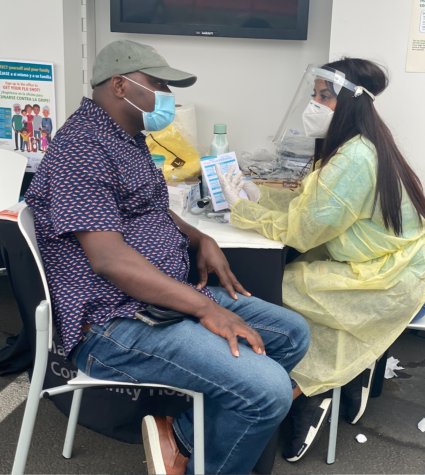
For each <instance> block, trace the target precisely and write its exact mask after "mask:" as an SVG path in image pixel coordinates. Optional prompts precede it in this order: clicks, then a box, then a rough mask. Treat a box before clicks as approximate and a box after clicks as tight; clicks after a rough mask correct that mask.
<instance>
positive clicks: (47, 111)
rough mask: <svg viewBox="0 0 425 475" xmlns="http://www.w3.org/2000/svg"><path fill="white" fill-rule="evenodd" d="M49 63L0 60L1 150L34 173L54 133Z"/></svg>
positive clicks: (53, 92)
mask: <svg viewBox="0 0 425 475" xmlns="http://www.w3.org/2000/svg"><path fill="white" fill-rule="evenodd" d="M53 73H54V71H53V64H52V63H42V62H36V61H18V60H16V61H15V60H10V59H0V147H1V148H5V149H8V150H14V151H16V152H17V153H21V154H24V155H25V156H26V157H27V158H28V165H27V171H28V172H35V171H36V170H37V167H38V165H39V164H40V162H41V159H42V158H43V155H44V153H45V152H46V150H47V148H48V146H49V144H50V142H51V140H52V137H53V135H54V133H55V131H56V111H55V83H54V74H53Z"/></svg>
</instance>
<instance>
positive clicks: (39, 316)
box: [12, 207, 205, 475]
mask: <svg viewBox="0 0 425 475" xmlns="http://www.w3.org/2000/svg"><path fill="white" fill-rule="evenodd" d="M18 224H19V228H20V230H21V232H22V234H23V236H24V238H25V240H26V241H27V243H28V246H29V248H30V249H31V252H32V254H33V256H34V259H35V262H36V264H37V267H38V270H39V272H40V276H41V279H42V282H43V287H44V292H45V296H46V299H45V300H43V301H41V302H40V304H39V305H38V307H37V309H36V312H35V318H36V331H37V336H36V354H35V362H34V369H33V375H32V380H31V386H30V390H29V394H28V398H27V403H26V406H25V413H24V417H23V421H22V426H21V431H20V434H19V440H18V445H17V448H16V454H15V459H14V463H13V469H12V474H13V475H18V474H19V475H20V474H23V473H24V470H25V465H26V461H27V456H28V451H29V448H30V444H31V439H32V433H33V429H34V424H35V419H36V416H37V411H38V405H39V401H40V399H41V398H42V397H49V396H55V395H57V394H63V393H66V392H70V391H73V393H74V394H73V398H72V405H71V410H70V414H69V419H68V426H67V430H66V436H65V442H64V446H63V452H62V455H63V456H64V457H65V458H67V459H69V458H71V453H72V447H73V443H74V435H75V430H76V427H77V422H78V414H79V411H80V404H81V398H82V396H83V390H84V389H85V388H90V387H99V386H103V387H111V386H137V387H140V386H148V387H159V388H166V389H172V390H175V391H179V392H181V393H184V394H187V395H189V396H191V397H192V398H193V410H194V464H195V473H196V474H204V473H205V471H204V398H203V394H202V393H198V392H195V391H190V390H187V389H182V388H177V387H173V386H167V385H161V384H149V383H148V382H146V383H143V384H133V383H122V382H117V381H109V380H100V379H94V378H91V377H89V376H87V375H85V374H84V373H83V372H82V371H78V374H77V376H76V377H75V378H73V379H71V380H69V381H68V382H67V384H65V385H63V386H57V387H54V388H50V389H44V390H43V389H42V388H43V382H44V376H45V373H46V367H47V358H48V352H49V351H50V350H51V348H52V308H51V303H50V295H49V289H48V286H47V280H46V275H45V272H44V268H43V263H42V260H41V256H40V251H39V249H38V246H37V241H36V237H35V231H34V222H33V215H32V211H31V210H30V208H28V207H25V208H23V209H22V210H21V212H20V213H19V217H18Z"/></svg>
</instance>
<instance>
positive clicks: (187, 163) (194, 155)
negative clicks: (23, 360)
mask: <svg viewBox="0 0 425 475" xmlns="http://www.w3.org/2000/svg"><path fill="white" fill-rule="evenodd" d="M146 144H147V146H148V147H149V151H150V152H151V153H152V154H158V155H163V156H164V157H165V164H164V176H165V179H166V180H167V181H169V182H172V181H185V180H188V179H194V178H198V177H199V176H200V175H201V162H200V156H199V153H198V151H197V150H196V149H195V148H194V147H193V145H191V144H190V142H189V141H188V140H187V139H185V138H184V137H183V135H182V134H181V133H180V132H179V131H178V130H177V129H176V127H175V126H174V125H173V124H171V125H169V126H168V127H166V128H165V129H163V130H159V131H158V132H150V133H149V135H148V136H147V137H146Z"/></svg>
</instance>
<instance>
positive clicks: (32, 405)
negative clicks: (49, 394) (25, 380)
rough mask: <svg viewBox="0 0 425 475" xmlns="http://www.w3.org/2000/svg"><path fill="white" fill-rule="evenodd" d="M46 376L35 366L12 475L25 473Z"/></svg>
mask: <svg viewBox="0 0 425 475" xmlns="http://www.w3.org/2000/svg"><path fill="white" fill-rule="evenodd" d="M44 375H45V371H43V370H41V371H37V369H36V366H34V372H33V375H32V381H31V385H30V389H29V392H28V398H27V402H26V405H25V412H24V418H23V420H22V426H21V431H20V433H19V440H18V445H17V447H16V453H15V459H14V461H13V468H12V475H21V474H23V473H24V471H25V466H26V464H27V458H28V451H29V448H30V445H31V439H32V433H33V431H34V425H35V419H36V417H37V412H38V406H39V404H40V393H41V390H42V388H43V382H44Z"/></svg>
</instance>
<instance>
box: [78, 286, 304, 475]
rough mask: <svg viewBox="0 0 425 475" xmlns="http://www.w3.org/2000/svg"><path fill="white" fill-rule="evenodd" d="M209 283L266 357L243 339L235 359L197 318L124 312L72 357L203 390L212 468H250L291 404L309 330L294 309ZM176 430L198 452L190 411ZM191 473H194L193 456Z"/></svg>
mask: <svg viewBox="0 0 425 475" xmlns="http://www.w3.org/2000/svg"><path fill="white" fill-rule="evenodd" d="M210 288H211V291H212V292H213V293H214V295H215V297H216V298H217V300H218V302H219V304H220V305H222V306H223V307H226V308H227V309H229V310H231V311H233V312H235V313H236V314H238V315H239V316H240V317H242V318H243V319H244V320H245V321H246V322H247V324H248V325H250V326H251V327H253V328H255V329H256V330H257V331H258V332H259V333H260V335H261V337H262V338H263V341H264V344H265V348H266V352H267V356H265V355H258V354H256V353H255V352H254V351H253V350H252V349H251V348H250V347H249V346H248V345H247V344H246V342H245V341H243V340H241V341H240V344H239V347H240V356H239V358H235V357H234V356H232V354H231V353H230V349H229V346H228V343H227V340H225V339H224V338H222V337H220V336H218V335H215V334H214V333H212V332H210V331H209V330H207V329H206V328H205V327H203V326H202V325H200V324H199V323H198V322H196V321H193V320H191V319H187V320H184V321H182V322H180V323H176V324H173V325H169V326H165V327H151V326H149V325H146V324H144V323H143V322H141V321H139V320H135V319H130V318H128V319H127V318H117V319H114V320H111V321H109V322H107V323H106V324H104V325H93V326H92V327H91V329H90V330H89V332H88V333H87V334H86V335H85V338H84V340H83V341H82V342H81V343H80V344H79V345H78V347H77V349H76V353H75V355H74V358H73V359H74V361H75V363H76V365H77V366H78V368H80V369H81V370H83V371H84V372H85V373H86V374H88V375H90V376H93V377H95V378H100V379H114V380H119V381H125V382H135V383H136V382H144V381H149V382H152V383H159V384H169V385H173V386H180V387H182V388H186V389H191V390H194V391H199V392H203V393H204V397H205V448H206V449H205V470H206V473H208V474H215V473H223V474H224V473H226V474H247V473H250V471H251V470H252V469H253V467H254V466H255V463H256V462H257V460H258V458H259V456H260V455H261V453H262V451H263V449H264V447H265V446H266V444H267V442H268V441H269V439H270V438H271V436H272V435H273V433H274V431H275V430H276V429H277V427H278V426H279V424H280V422H281V421H282V420H283V418H284V417H285V415H286V414H287V412H288V410H289V408H290V406H291V402H292V386H291V381H290V379H289V376H288V373H289V372H290V371H291V370H292V368H293V367H294V366H295V365H296V364H297V363H298V361H300V359H301V358H302V357H303V356H304V354H305V352H306V351H307V347H308V343H309V329H308V325H307V323H306V322H305V320H304V319H303V318H302V317H301V316H300V315H299V314H297V313H295V312H293V311H291V310H288V309H286V308H283V307H280V306H278V305H274V304H271V303H268V302H265V301H263V300H260V299H257V298H255V297H244V296H243V295H239V296H238V297H239V299H238V300H233V299H232V298H231V297H230V296H229V295H228V294H227V292H226V290H224V289H222V288H219V287H210ZM174 430H175V432H176V434H177V436H178V437H179V439H180V440H181V442H182V443H183V444H184V446H185V447H186V448H187V450H188V451H189V453H191V452H192V443H193V442H192V441H193V426H192V411H191V410H189V411H186V412H184V413H182V414H181V415H180V416H178V417H177V418H176V419H175V420H174ZM187 473H193V460H190V461H189V464H188V468H187Z"/></svg>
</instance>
